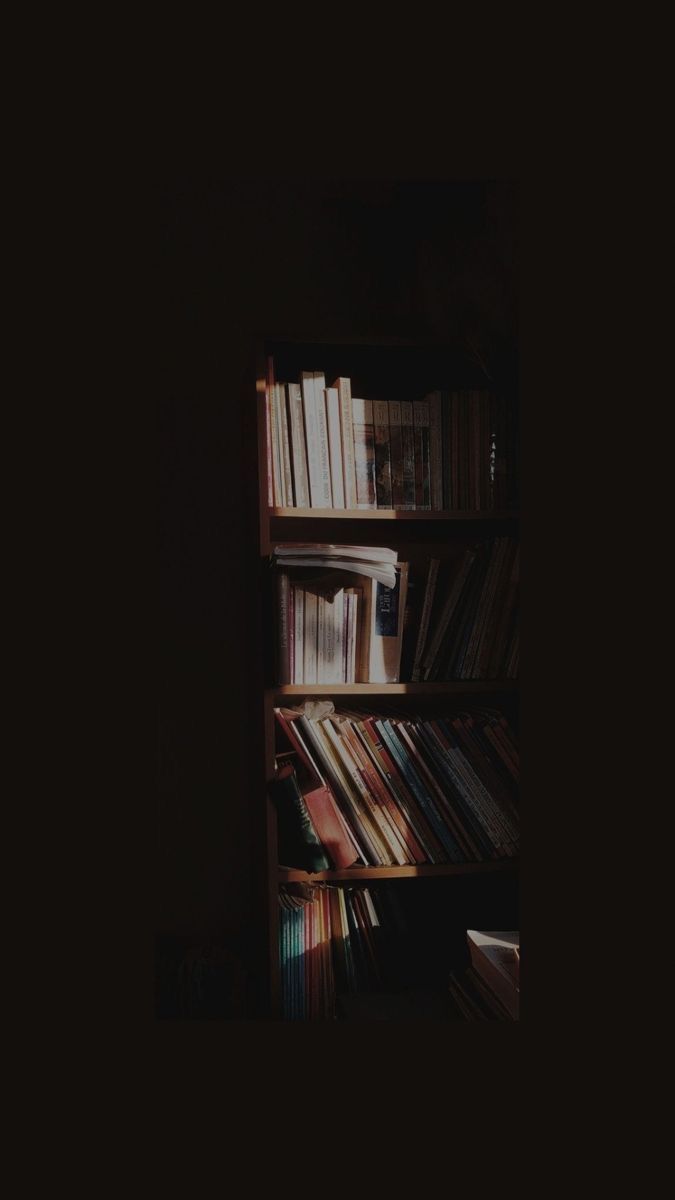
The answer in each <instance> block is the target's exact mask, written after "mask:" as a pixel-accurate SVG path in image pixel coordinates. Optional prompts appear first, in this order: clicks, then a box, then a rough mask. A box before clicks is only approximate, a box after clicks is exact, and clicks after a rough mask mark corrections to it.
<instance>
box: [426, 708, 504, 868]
mask: <svg viewBox="0 0 675 1200" xmlns="http://www.w3.org/2000/svg"><path fill="white" fill-rule="evenodd" d="M431 724H432V727H434V728H436V729H440V730H442V733H443V743H444V748H443V753H444V755H445V759H446V761H447V763H448V766H449V768H450V773H451V775H452V778H453V782H454V784H455V787H456V789H457V790H458V791H459V792H460V794H461V796H462V799H463V800H464V802H465V804H468V805H469V806H470V807H471V809H472V811H473V813H474V815H475V817H476V819H477V820H478V821H479V822H480V824H481V825H482V827H483V829H484V830H485V832H486V834H487V836H488V837H489V838H490V841H491V842H492V844H493V845H494V847H495V849H496V850H497V851H498V852H501V853H503V852H504V848H505V847H506V845H507V844H508V842H509V841H510V840H511V833H507V832H506V828H505V826H504V823H503V821H502V820H501V819H500V815H499V813H498V812H497V811H496V810H495V807H494V805H493V804H492V801H491V798H490V796H489V795H488V793H487V791H486V790H485V788H484V787H483V785H482V784H481V783H480V780H478V779H477V777H476V775H475V773H474V772H472V771H471V769H470V768H469V767H468V764H467V762H466V759H465V758H464V756H463V755H462V754H461V752H460V751H459V750H457V748H456V746H454V745H453V744H452V742H451V741H450V740H449V739H448V730H447V728H446V726H445V723H444V722H441V721H434V722H431Z"/></svg>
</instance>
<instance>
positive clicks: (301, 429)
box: [288, 383, 311, 508]
mask: <svg viewBox="0 0 675 1200" xmlns="http://www.w3.org/2000/svg"><path fill="white" fill-rule="evenodd" d="M288 408H289V413H290V425H291V449H292V455H291V457H292V462H293V483H294V492H295V504H296V507H297V508H311V500H310V494H309V472H308V469H307V443H306V440H305V416H304V409H303V404H302V391H301V389H300V385H299V384H297V383H289V384H288Z"/></svg>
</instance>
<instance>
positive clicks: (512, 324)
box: [156, 179, 518, 1017]
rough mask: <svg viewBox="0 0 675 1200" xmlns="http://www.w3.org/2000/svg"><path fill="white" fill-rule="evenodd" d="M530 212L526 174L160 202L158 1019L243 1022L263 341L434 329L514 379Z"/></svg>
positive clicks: (438, 337) (217, 191)
mask: <svg viewBox="0 0 675 1200" xmlns="http://www.w3.org/2000/svg"><path fill="white" fill-rule="evenodd" d="M517 206H518V189H517V186H516V185H515V184H514V183H512V182H447V181H443V182H433V181H431V182H410V181H407V182H402V181H398V182H381V181H378V182H374V181H372V180H369V181H351V182H345V181H339V182H333V181H326V180H316V179H314V180H312V181H311V182H301V183H297V182H292V183H291V182H276V183H270V181H269V180H266V179H258V180H250V181H241V180H237V181H230V182H227V183H220V184H217V185H216V184H212V185H207V184H203V185H200V184H198V183H196V182H195V181H194V180H193V181H191V182H190V183H189V184H186V185H185V186H183V187H180V186H176V187H174V188H173V189H172V190H171V192H168V193H167V194H165V196H164V198H163V237H164V247H163V250H164V253H163V256H162V261H163V264H164V267H165V271H164V274H163V277H162V281H161V284H162V292H163V295H164V299H165V329H164V333H165V336H164V339H163V344H164V347H165V359H164V362H163V363H162V364H161V366H162V374H163V379H164V386H163V389H162V395H161V400H160V412H159V423H160V456H159V476H160V491H159V543H160V580H159V593H160V594H159V606H160V646H159V663H160V666H159V688H158V693H159V696H158V710H159V711H158V727H159V728H158V739H159V798H158V814H157V815H158V835H157V853H158V869H157V875H156V879H157V918H156V930H157V942H156V980H157V989H156V990H157V1012H158V1015H161V1016H166V1017H180V1016H188V1017H190V1016H192V1017H194V1016H197V1017H204V1016H217V1015H225V1016H227V1015H231V1016H241V1015H245V1012H244V1010H243V1009H242V1007H241V1005H242V1004H243V1000H241V998H240V996H241V995H243V993H242V992H241V988H243V974H244V972H245V968H246V964H247V962H248V961H249V958H250V953H251V938H252V937H255V933H254V931H253V930H252V927H251V913H252V902H251V849H250V844H249V821H248V812H247V795H246V778H247V774H246V773H247V762H248V759H247V752H248V750H247V748H248V742H247V730H246V722H245V720H244V718H243V716H241V715H240V713H241V709H240V708H239V705H238V698H239V697H240V696H244V695H245V691H246V670H247V643H246V637H245V636H244V631H245V628H246V605H247V592H246V572H245V570H244V563H245V562H246V559H247V554H248V552H249V548H248V547H247V544H246V538H247V536H248V533H247V530H246V526H245V521H244V516H245V513H244V505H243V487H244V485H243V481H242V478H241V470H242V461H243V458H242V453H241V438H242V430H241V420H240V410H241V402H242V388H243V385H244V384H245V382H246V373H247V372H248V371H249V370H250V363H251V357H250V356H251V349H252V342H253V339H254V338H255V337H256V336H263V335H267V336H280V337H283V336H288V337H294V336H297V337H302V338H307V339H311V338H317V339H321V338H325V339H330V338H331V337H344V338H349V337H355V338H377V337H396V336H399V337H405V338H415V337H420V338H427V339H432V340H435V341H438V342H444V343H450V344H452V345H455V346H457V347H458V348H461V349H463V350H464V351H465V352H466V353H467V354H468V355H469V356H471V357H472V358H473V359H474V361H482V362H484V363H485V364H486V365H487V366H488V367H489V368H490V369H491V370H492V371H495V372H496V373H497V374H498V373H499V370H500V368H501V365H502V364H504V363H509V362H512V360H513V355H514V351H515V348H516V346H517V291H518V276H517V262H518V230H517ZM200 984H201V988H200Z"/></svg>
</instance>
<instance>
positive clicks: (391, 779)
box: [360, 717, 445, 863]
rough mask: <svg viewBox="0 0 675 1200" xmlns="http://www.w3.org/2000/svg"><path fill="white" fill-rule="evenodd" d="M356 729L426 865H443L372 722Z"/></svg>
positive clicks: (437, 846) (432, 837) (370, 719)
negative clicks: (359, 731) (415, 841)
mask: <svg viewBox="0 0 675 1200" xmlns="http://www.w3.org/2000/svg"><path fill="white" fill-rule="evenodd" d="M360 728H361V729H362V730H363V735H364V737H365V738H367V740H368V744H369V749H370V752H371V755H372V757H373V761H374V762H375V764H376V765H377V767H378V768H379V770H380V771H381V773H382V776H383V778H384V780H385V782H386V785H387V787H388V788H389V791H390V793H391V797H392V800H393V801H394V803H395V804H396V805H397V807H398V809H399V811H400V813H401V815H402V817H403V819H404V820H405V821H406V822H407V824H408V825H409V826H410V828H411V830H412V832H413V833H414V835H415V837H416V838H417V841H418V842H419V844H420V846H421V848H422V850H423V851H424V855H425V858H426V861H427V862H430V863H437V862H443V861H445V851H444V849H443V847H442V845H441V843H440V842H439V841H438V838H437V837H436V835H435V834H434V832H433V830H432V829H431V828H430V827H429V823H428V821H427V819H426V817H425V816H424V813H423V812H422V811H421V810H420V808H419V806H418V804H417V801H416V800H415V797H414V796H413V794H412V793H411V791H410V789H409V788H408V786H407V784H406V783H405V781H404V779H403V777H402V775H401V773H400V771H399V769H398V766H397V763H396V761H395V760H394V759H393V758H392V756H391V755H390V753H389V751H388V749H387V747H386V745H385V743H384V740H383V738H382V735H381V733H380V730H379V729H378V727H377V722H376V720H375V718H374V717H366V718H365V719H364V720H363V721H362V722H360Z"/></svg>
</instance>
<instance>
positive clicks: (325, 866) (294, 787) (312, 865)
mask: <svg viewBox="0 0 675 1200" xmlns="http://www.w3.org/2000/svg"><path fill="white" fill-rule="evenodd" d="M269 791H270V794H271V796H272V798H273V800H274V802H275V806H276V809H277V814H278V821H277V833H278V845H279V863H280V865H282V866H286V867H297V868H299V869H300V870H303V871H327V870H329V869H330V866H331V861H330V859H329V858H328V855H327V854H326V852H325V850H324V848H323V846H322V844H321V841H320V840H319V836H318V834H317V831H316V829H315V828H314V825H313V824H312V818H311V817H310V814H309V811H308V809H307V804H306V802H305V800H304V797H303V795H302V792H301V791H300V788H299V786H298V780H297V776H296V774H295V768H294V767H293V765H292V763H286V764H284V766H282V767H281V768H280V769H279V770H278V771H277V774H276V776H275V778H274V779H273V780H272V781H271V783H270V784H269Z"/></svg>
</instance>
